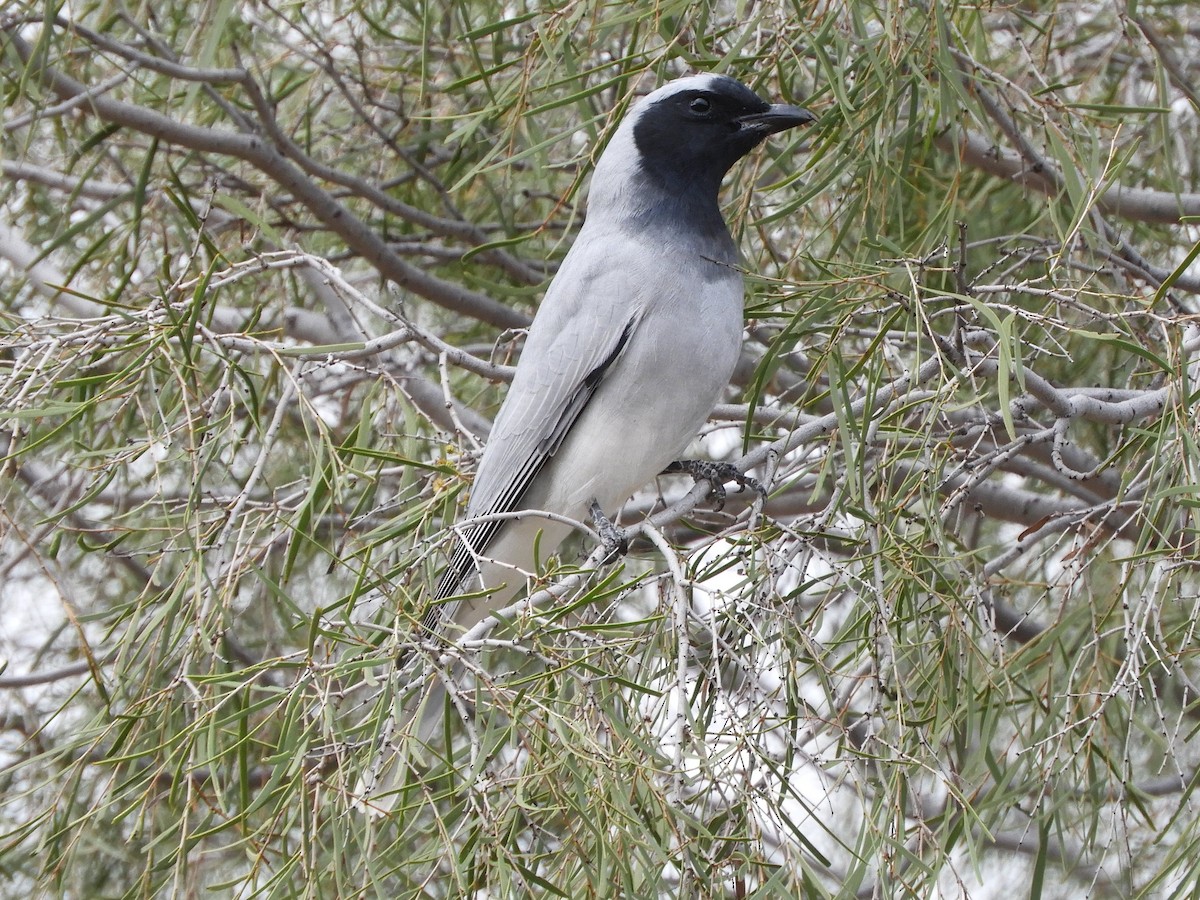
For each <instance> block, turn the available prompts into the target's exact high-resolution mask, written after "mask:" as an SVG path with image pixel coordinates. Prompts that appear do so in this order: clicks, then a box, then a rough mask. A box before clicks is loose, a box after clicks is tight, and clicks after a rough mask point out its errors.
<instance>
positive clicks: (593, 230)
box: [423, 75, 816, 634]
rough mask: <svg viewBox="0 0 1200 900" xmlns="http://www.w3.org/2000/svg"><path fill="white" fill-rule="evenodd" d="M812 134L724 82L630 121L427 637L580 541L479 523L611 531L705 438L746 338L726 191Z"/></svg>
mask: <svg viewBox="0 0 1200 900" xmlns="http://www.w3.org/2000/svg"><path fill="white" fill-rule="evenodd" d="M815 120H816V117H815V116H814V115H813V114H812V113H810V112H809V111H808V110H805V109H799V108H797V107H795V106H787V105H784V104H770V103H767V102H765V101H764V100H762V99H761V98H759V97H758V96H757V95H756V94H755V93H754V92H753V91H751V90H750V89H749V88H747V87H746V86H744V85H742V84H740V83H738V82H737V81H734V80H733V79H732V78H728V77H725V76H722V75H694V76H691V77H688V78H680V79H678V80H676V81H672V82H670V83H668V84H666V85H664V86H663V87H661V88H659V89H658V90H656V91H654V92H653V93H652V94H650V95H648V96H647V97H645V98H643V99H642V100H640V101H639V102H638V103H636V104H635V105H634V106H633V107H632V109H631V110H630V111H629V113H628V115H627V116H626V117H625V119H624V120H623V121H622V122H621V125H620V127H619V128H618V129H617V132H616V134H615V135H613V138H612V141H611V142H610V143H609V145H608V147H607V148H606V149H605V150H604V153H603V155H602V156H601V157H600V161H599V162H598V163H597V164H596V170H595V172H594V173H593V175H592V180H591V189H590V192H589V196H588V201H587V220H586V222H585V223H584V225H583V228H582V229H581V230H580V232H579V236H578V237H577V238H576V240H575V243H574V245H573V246H572V247H571V249H570V251H569V252H568V253H567V256H566V258H565V259H564V260H563V263H562V266H561V268H560V269H559V270H558V274H557V275H555V277H554V280H553V281H552V282H551V284H550V287H549V289H548V290H547V291H546V296H545V299H544V300H543V301H542V304H541V307H540V308H539V309H538V312H537V316H536V317H535V318H534V321H533V325H532V326H531V327H530V329H529V336H528V339H527V340H526V342H525V349H524V351H523V353H522V354H521V359H520V364H519V365H518V366H517V370H516V374H515V376H514V377H513V381H512V386H511V387H510V388H509V390H508V395H507V397H506V398H505V401H504V404H503V406H502V407H501V408H500V413H499V415H498V416H497V417H496V421H495V425H494V426H493V428H492V431H491V435H490V436H489V438H488V441H487V446H486V449H485V450H484V454H483V458H482V459H481V460H480V463H479V470H478V474H477V475H476V477H475V484H474V486H473V488H472V491H471V499H470V502H469V504H468V506H467V513H466V519H467V524H465V525H464V526H463V527H462V528H460V533H461V535H462V537H463V538H464V539H465V542H466V544H465V545H464V544H462V543H461V542H460V544H459V545H458V547H457V550H456V552H455V553H454V555H453V557H452V559H451V562H450V565H449V567H448V568H447V569H446V571H445V573H444V574H443V576H442V579H441V581H440V582H439V584H438V587H437V590H436V592H435V594H434V598H433V603H432V604H431V605H430V607H429V609H428V610H427V611H426V614H425V617H424V620H423V621H424V626H425V628H426V629H427V630H428V631H430V632H432V633H434V634H447V632H449V631H452V630H453V629H450V628H448V626H449V625H450V624H451V623H453V626H455V628H456V629H463V630H465V629H469V628H470V627H472V626H473V625H475V624H476V623H477V622H479V621H480V620H481V619H482V618H483V617H484V616H486V615H487V614H488V613H489V612H491V611H492V610H495V609H500V608H502V607H504V606H506V605H507V604H508V603H509V602H510V601H511V599H512V598H513V596H514V595H515V594H516V593H517V591H519V590H520V589H522V588H523V587H524V586H525V582H526V574H525V573H528V572H530V571H531V570H532V569H533V567H534V552H535V545H536V547H537V548H538V552H539V553H540V554H541V555H542V556H543V557H544V556H546V555H548V554H549V553H551V552H552V551H553V550H554V549H555V548H557V547H558V545H559V544H560V543H561V542H562V541H563V540H564V539H565V538H566V536H567V535H568V534H569V533H570V531H571V528H570V526H568V525H565V524H562V523H561V522H557V521H552V520H548V519H546V518H544V517H538V516H536V515H530V516H527V517H523V518H522V519H521V520H519V521H516V520H508V521H489V522H484V523H475V524H471V523H470V521H469V520H471V519H473V518H475V517H478V516H488V515H492V514H495V513H510V512H515V511H520V510H544V511H549V512H552V513H558V514H560V515H562V516H566V517H569V518H571V519H574V520H577V521H582V520H584V519H586V518H587V517H588V516H589V514H590V512H591V510H592V509H593V505H595V508H598V509H599V510H601V511H603V512H604V513H605V514H607V515H611V514H613V513H614V512H615V510H616V509H617V507H618V506H619V505H620V504H621V503H623V502H624V501H625V500H626V499H628V498H629V496H630V495H631V494H633V493H634V492H635V491H637V490H638V489H639V488H641V487H643V486H644V485H646V484H647V483H648V482H650V481H651V480H652V479H653V478H654V477H655V476H656V475H658V474H659V473H660V472H662V471H663V470H664V469H665V468H666V467H667V466H668V464H670V463H672V462H673V461H674V460H676V459H677V458H678V457H679V455H680V454H681V453H682V452H683V451H684V449H685V448H686V447H687V445H688V443H689V442H690V441H691V440H692V439H693V438H694V437H695V436H696V434H697V432H698V431H699V429H700V427H701V426H702V425H703V424H704V421H705V420H706V419H707V417H708V415H709V413H711V412H712V409H713V406H714V405H715V404H716V402H717V399H718V398H719V396H720V394H721V391H722V390H723V389H724V387H725V386H726V385H727V384H728V383H729V379H730V376H731V375H732V374H733V368H734V364H735V363H736V362H737V359H738V354H739V351H740V349H741V339H742V299H743V285H742V275H741V272H740V271H739V270H738V252H737V248H736V246H735V245H734V242H733V238H732V237H731V236H730V234H729V229H728V228H727V227H726V225H725V220H724V219H723V218H722V216H721V210H720V207H719V206H718V203H717V194H718V192H719V190H720V187H721V181H722V179H723V178H724V176H725V173H726V172H728V171H729V169H730V167H731V166H733V164H734V163H736V162H737V161H738V160H739V159H741V158H742V157H743V156H745V155H746V154H747V153H749V152H750V151H751V150H752V149H753V148H754V147H756V146H757V145H758V144H759V143H761V142H762V141H763V140H764V139H765V138H766V137H767V136H768V135H771V134H775V133H777V132H780V131H784V130H785V129H788V128H793V127H795V126H798V125H805V124H808V123H810V122H813V121H815ZM539 531H540V532H541V537H540V539H539V538H538V532H539ZM467 545H469V546H467ZM481 588H482V589H486V590H487V593H486V594H484V595H481V596H476V597H472V598H469V599H456V598H457V595H459V594H462V593H465V592H470V591H476V590H480V589H481Z"/></svg>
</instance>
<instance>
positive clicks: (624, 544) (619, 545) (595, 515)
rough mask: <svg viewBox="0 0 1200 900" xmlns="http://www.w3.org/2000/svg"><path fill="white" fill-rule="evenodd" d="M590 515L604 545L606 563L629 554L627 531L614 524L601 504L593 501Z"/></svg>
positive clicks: (589, 509) (589, 507) (590, 506)
mask: <svg viewBox="0 0 1200 900" xmlns="http://www.w3.org/2000/svg"><path fill="white" fill-rule="evenodd" d="M588 513H589V514H590V515H591V517H592V523H593V524H594V525H595V526H596V531H597V532H598V533H599V534H600V541H601V543H603V545H604V550H605V554H604V561H605V562H606V563H608V562H612V561H613V560H614V559H616V558H617V557H618V556H624V555H625V554H626V553H628V552H629V538H628V537H627V536H626V534H625V531H624V530H623V529H621V528H618V527H617V526H616V525H614V524H613V523H612V520H611V519H609V517H608V516H606V515H605V514H604V510H602V509H601V508H600V504H599V503H597V502H596V501H595V500H593V501H592V502H591V504H590V505H589V506H588Z"/></svg>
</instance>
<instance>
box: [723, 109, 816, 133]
mask: <svg viewBox="0 0 1200 900" xmlns="http://www.w3.org/2000/svg"><path fill="white" fill-rule="evenodd" d="M737 121H738V124H739V125H740V126H741V127H742V128H746V129H749V130H751V131H757V132H760V133H761V134H763V135H768V134H778V133H779V132H781V131H787V130H788V129H789V128H795V127H796V126H797V125H810V124H812V123H813V122H815V121H817V117H816V116H814V115H813V114H812V113H811V112H809V111H808V110H807V109H802V108H801V107H799V106H789V105H788V104H786V103H773V104H771V107H770V109H767V110H766V111H764V112H760V113H751V114H750V115H748V116H742V117H741V118H740V119H738V120H737Z"/></svg>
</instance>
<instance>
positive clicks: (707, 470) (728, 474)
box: [663, 459, 767, 512]
mask: <svg viewBox="0 0 1200 900" xmlns="http://www.w3.org/2000/svg"><path fill="white" fill-rule="evenodd" d="M675 472H680V473H683V474H684V475H691V476H692V478H694V479H696V481H707V482H708V485H709V491H708V498H709V499H710V500H711V501H712V504H713V509H715V510H716V511H717V512H720V511H721V510H722V509H724V508H725V482H727V481H733V482H736V483H737V486H738V491H739V492H740V491H744V490H745V489H746V488H751V489H753V490H755V491H757V492H758V494H759V496H761V497H762V498H763V500H764V501H765V500H766V499H767V489H766V488H765V487H763V485H762V482H760V481H759V480H758V479H757V478H751V477H750V476H749V475H746V474H745V473H744V472H742V470H741V469H739V468H738V467H737V466H735V465H733V463H727V462H712V461H711V460H707V459H677V460H675V462H673V463H671V464H670V465H669V466H667V467H666V468H665V469H664V470H663V474H664V475H668V474H672V473H675Z"/></svg>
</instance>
